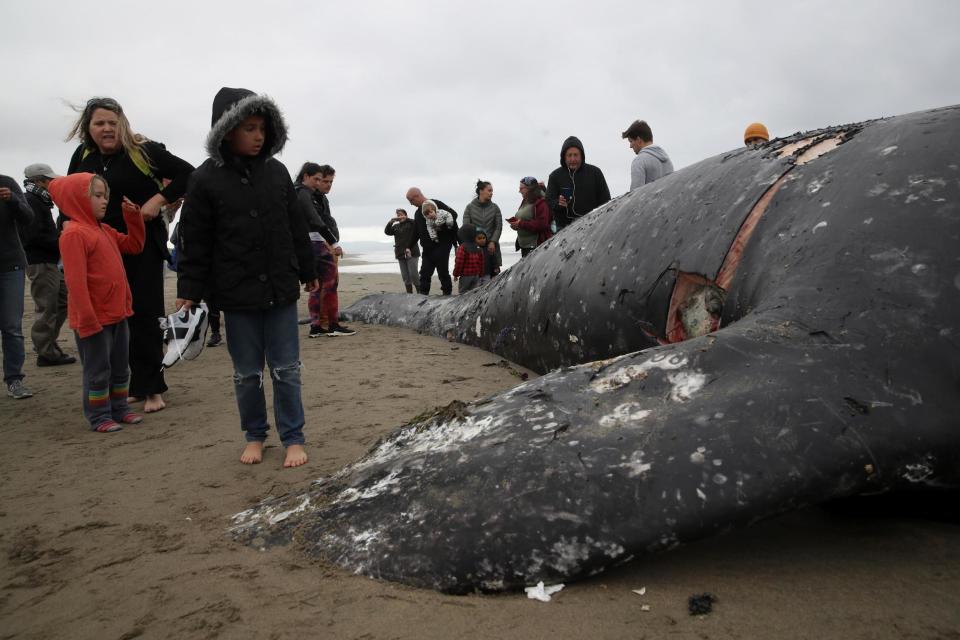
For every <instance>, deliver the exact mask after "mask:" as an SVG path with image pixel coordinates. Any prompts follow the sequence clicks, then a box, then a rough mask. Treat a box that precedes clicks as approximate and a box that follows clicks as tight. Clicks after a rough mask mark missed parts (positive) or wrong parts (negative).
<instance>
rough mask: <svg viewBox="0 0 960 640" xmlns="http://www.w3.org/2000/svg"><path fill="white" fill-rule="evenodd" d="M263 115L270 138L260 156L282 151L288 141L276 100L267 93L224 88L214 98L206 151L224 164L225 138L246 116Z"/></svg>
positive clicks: (284, 123) (284, 124) (285, 127)
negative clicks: (223, 147) (261, 93)
mask: <svg viewBox="0 0 960 640" xmlns="http://www.w3.org/2000/svg"><path fill="white" fill-rule="evenodd" d="M254 114H258V115H262V116H264V117H265V118H266V120H267V139H266V142H265V143H264V145H263V149H261V150H260V155H261V156H264V157H270V156H273V155H276V154H278V153H280V151H281V150H282V149H283V146H284V145H285V144H286V143H287V123H286V122H285V121H284V119H283V114H282V113H281V112H280V108H279V107H277V105H276V103H275V102H274V101H273V100H271V99H270V98H268V97H267V96H262V95H261V96H258V95H257V94H255V93H254V92H253V91H250V90H249V89H233V88H230V87H223V88H222V89H220V91H218V92H217V95H216V96H215V97H214V98H213V116H212V117H211V119H210V120H211V128H210V133H209V134H207V145H206V146H207V154H208V155H209V156H210V157H211V158H213V160H214V161H215V162H216V163H217V164H218V165H222V164H223V163H224V158H223V150H222V146H223V138H224V136H226V135H227V134H228V133H230V131H232V130H233V129H235V128H236V127H237V126H238V125H239V124H240V123H241V122H243V121H244V120H245V119H246V118H248V117H250V116H252V115H254Z"/></svg>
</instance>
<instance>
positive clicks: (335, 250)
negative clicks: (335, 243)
mask: <svg viewBox="0 0 960 640" xmlns="http://www.w3.org/2000/svg"><path fill="white" fill-rule="evenodd" d="M333 253H334V255H335V256H337V257H338V258H342V257H343V247H334V248H333Z"/></svg>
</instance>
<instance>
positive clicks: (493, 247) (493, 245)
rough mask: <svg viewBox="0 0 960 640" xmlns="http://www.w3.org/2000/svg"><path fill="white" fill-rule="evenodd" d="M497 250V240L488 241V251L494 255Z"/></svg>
mask: <svg viewBox="0 0 960 640" xmlns="http://www.w3.org/2000/svg"><path fill="white" fill-rule="evenodd" d="M496 252H497V245H496V243H495V242H489V241H488V242H487V253H489V254H490V255H493V254H495V253H496Z"/></svg>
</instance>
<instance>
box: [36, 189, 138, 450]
mask: <svg viewBox="0 0 960 640" xmlns="http://www.w3.org/2000/svg"><path fill="white" fill-rule="evenodd" d="M48 190H49V191H50V195H51V196H52V198H53V201H54V203H56V205H57V207H58V208H59V209H60V211H61V212H62V213H63V214H64V215H65V216H66V217H67V218H69V221H68V222H66V223H65V224H64V231H63V233H62V234H61V235H60V254H61V257H62V259H63V274H64V278H65V279H66V281H67V291H69V296H68V297H67V318H68V319H69V321H70V328H71V329H73V330H74V331H75V332H76V337H77V350H78V351H79V352H80V362H82V363H83V415H84V417H85V418H86V419H87V421H89V423H90V428H91V429H93V430H94V431H98V432H100V433H110V432H113V431H119V430H120V429H121V428H122V427H121V425H122V424H136V423H138V422H141V421H142V420H143V418H142V417H141V416H139V415H138V414H136V413H133V412H132V411H130V407H129V406H128V405H127V387H128V385H129V382H130V369H129V363H128V346H127V343H128V341H129V335H130V334H129V330H128V329H127V318H128V317H130V316H131V315H133V304H132V300H133V297H132V295H131V293H130V286H129V285H128V284H127V276H126V274H125V272H124V269H123V261H122V259H121V257H120V254H121V253H130V254H136V253H140V252H141V251H142V250H143V238H144V227H143V218H142V217H141V215H140V207H138V206H137V205H135V204H133V203H132V202H130V201H129V200H127V199H126V198H124V202H123V219H124V221H125V222H126V223H127V230H128V231H129V234H124V233H120V232H119V231H117V230H116V229H114V228H113V227H111V226H109V225H106V224H102V223H101V222H100V221H101V220H103V216H104V215H105V214H106V212H107V201H108V200H109V198H110V187H108V186H107V182H106V180H104V179H103V178H102V177H100V176H97V175H94V174H92V173H74V174H72V175H69V176H66V177H65V178H56V179H55V180H53V181H52V182H51V183H50V186H49V187H48Z"/></svg>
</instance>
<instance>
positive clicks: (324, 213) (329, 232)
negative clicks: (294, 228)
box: [293, 182, 340, 245]
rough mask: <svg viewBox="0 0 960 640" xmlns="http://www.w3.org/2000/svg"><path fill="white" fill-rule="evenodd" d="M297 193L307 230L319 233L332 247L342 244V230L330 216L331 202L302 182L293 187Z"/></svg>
mask: <svg viewBox="0 0 960 640" xmlns="http://www.w3.org/2000/svg"><path fill="white" fill-rule="evenodd" d="M293 188H294V189H296V191H297V200H298V201H299V202H300V206H301V207H302V209H303V216H304V218H305V219H306V221H307V229H308V230H309V231H313V232H316V233H319V234H320V235H321V236H323V239H324V240H326V241H327V242H328V243H330V244H331V245H334V244H337V243H338V242H340V230H339V229H338V228H337V221H336V220H334V219H333V216H332V215H331V214H330V201H329V200H327V196H326V195H324V194H322V193H316V192H314V191H313V190H312V189H310V187H308V186H306V185H305V184H303V183H302V182H298V183H297V184H295V185H293Z"/></svg>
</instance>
